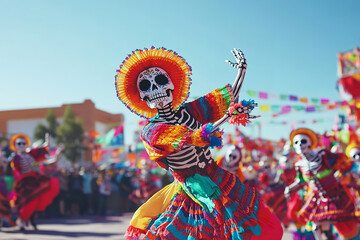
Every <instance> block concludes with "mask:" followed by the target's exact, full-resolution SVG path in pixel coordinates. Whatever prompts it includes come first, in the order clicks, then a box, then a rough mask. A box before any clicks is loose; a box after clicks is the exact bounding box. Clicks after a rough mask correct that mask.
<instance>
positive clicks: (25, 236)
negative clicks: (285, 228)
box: [0, 213, 292, 240]
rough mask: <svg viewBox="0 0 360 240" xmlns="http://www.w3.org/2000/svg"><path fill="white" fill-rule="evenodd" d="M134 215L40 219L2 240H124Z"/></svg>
mask: <svg viewBox="0 0 360 240" xmlns="http://www.w3.org/2000/svg"><path fill="white" fill-rule="evenodd" d="M131 216H132V213H128V214H125V215H123V216H109V217H77V218H58V219H38V220H37V222H38V231H34V230H33V229H32V227H31V226H29V227H28V230H27V231H25V232H21V231H19V227H12V228H3V229H2V231H1V232H0V240H65V239H66V240H67V239H73V238H76V239H80V240H85V239H86V240H95V239H100V240H103V239H106V240H115V239H116V240H123V239H125V238H124V233H125V231H126V228H127V226H128V225H129V222H130V219H131ZM283 239H284V240H291V239H292V238H291V234H289V233H288V232H285V234H284V237H283Z"/></svg>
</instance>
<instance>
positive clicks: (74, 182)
mask: <svg viewBox="0 0 360 240" xmlns="http://www.w3.org/2000/svg"><path fill="white" fill-rule="evenodd" d="M68 187H69V193H70V203H71V213H72V215H77V214H82V212H80V210H81V208H80V207H81V204H82V201H83V191H82V190H83V179H82V177H81V176H80V175H79V171H78V170H73V171H72V172H71V174H70V176H69V178H68Z"/></svg>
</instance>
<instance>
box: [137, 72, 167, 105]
mask: <svg viewBox="0 0 360 240" xmlns="http://www.w3.org/2000/svg"><path fill="white" fill-rule="evenodd" d="M137 88H138V91H139V94H140V98H141V100H143V101H146V103H147V105H148V106H149V107H150V108H158V109H162V108H163V107H164V106H166V105H167V104H169V103H171V102H172V101H173V95H172V91H174V84H173V83H172V81H171V79H170V76H169V74H168V73H167V72H166V71H165V70H164V69H161V68H159V67H151V68H148V69H146V70H144V71H142V72H141V73H140V74H139V76H138V78H137Z"/></svg>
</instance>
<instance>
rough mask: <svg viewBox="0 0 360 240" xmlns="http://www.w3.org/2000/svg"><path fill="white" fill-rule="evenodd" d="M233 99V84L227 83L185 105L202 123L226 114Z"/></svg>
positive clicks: (215, 119)
mask: <svg viewBox="0 0 360 240" xmlns="http://www.w3.org/2000/svg"><path fill="white" fill-rule="evenodd" d="M233 101H234V97H233V94H232V89H231V86H230V84H227V85H226V86H225V87H222V88H217V89H215V90H214V91H212V92H210V93H208V94H206V95H205V96H203V97H201V98H199V99H196V100H195V101H192V102H189V103H186V104H185V105H184V107H185V108H186V109H187V110H188V112H189V113H190V114H191V115H192V116H193V117H195V118H196V120H197V121H199V122H200V123H202V124H204V123H209V122H211V123H213V122H215V121H217V120H219V119H220V118H222V117H223V116H224V114H225V113H226V111H227V109H228V108H229V107H230V104H231V103H232V102H233Z"/></svg>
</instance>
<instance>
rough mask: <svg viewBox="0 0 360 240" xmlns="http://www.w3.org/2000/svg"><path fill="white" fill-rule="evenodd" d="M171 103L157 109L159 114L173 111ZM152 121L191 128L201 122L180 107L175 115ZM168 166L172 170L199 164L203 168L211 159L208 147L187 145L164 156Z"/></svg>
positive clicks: (195, 128) (168, 113) (168, 114)
mask: <svg viewBox="0 0 360 240" xmlns="http://www.w3.org/2000/svg"><path fill="white" fill-rule="evenodd" d="M170 108H172V106H171V105H168V106H167V107H166V108H165V109H161V110H160V109H159V114H161V115H162V116H164V115H167V116H170V114H171V113H172V112H173V110H172V109H170ZM152 122H153V123H166V124H171V125H184V126H187V127H189V128H190V129H192V130H197V129H198V128H199V127H200V126H201V124H200V123H199V122H198V121H197V120H196V119H195V118H194V117H193V116H192V115H190V113H188V112H187V111H186V109H185V108H183V107H182V108H180V109H179V110H178V111H176V112H175V116H174V117H173V118H171V119H170V120H169V119H163V118H159V119H154V120H153V121H152ZM166 160H167V163H168V166H169V168H170V169H172V170H183V169H187V168H190V167H193V166H196V165H197V166H199V167H200V168H204V167H205V166H206V164H207V163H210V162H211V161H212V156H211V152H210V149H209V148H208V147H196V146H193V145H188V146H186V147H184V148H183V149H182V150H180V151H179V152H176V153H172V154H170V155H169V156H167V157H166Z"/></svg>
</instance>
